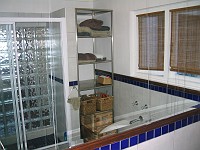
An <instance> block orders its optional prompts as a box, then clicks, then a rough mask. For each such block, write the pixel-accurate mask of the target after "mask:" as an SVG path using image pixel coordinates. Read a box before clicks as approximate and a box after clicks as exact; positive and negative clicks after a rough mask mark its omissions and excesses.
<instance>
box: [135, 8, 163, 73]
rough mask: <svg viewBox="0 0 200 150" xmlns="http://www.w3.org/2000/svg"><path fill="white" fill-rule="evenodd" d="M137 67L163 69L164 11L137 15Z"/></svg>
mask: <svg viewBox="0 0 200 150" xmlns="http://www.w3.org/2000/svg"><path fill="white" fill-rule="evenodd" d="M138 31H139V32H138V33H139V63H138V67H139V69H143V70H144V69H145V70H164V12H158V13H151V15H138Z"/></svg>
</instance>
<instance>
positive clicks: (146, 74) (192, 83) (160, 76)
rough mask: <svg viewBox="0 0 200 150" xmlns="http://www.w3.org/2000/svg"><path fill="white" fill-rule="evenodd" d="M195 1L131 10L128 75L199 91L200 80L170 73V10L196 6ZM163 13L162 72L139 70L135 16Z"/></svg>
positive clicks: (136, 21)
mask: <svg viewBox="0 0 200 150" xmlns="http://www.w3.org/2000/svg"><path fill="white" fill-rule="evenodd" d="M197 5H199V3H198V2H197V1H190V2H182V3H174V4H168V5H163V6H159V7H152V8H148V9H141V10H133V11H131V12H130V75H131V76H133V77H136V78H142V79H146V80H151V81H156V82H161V83H165V84H171V85H175V86H180V87H185V88H189V89H195V90H200V86H199V85H200V78H199V77H190V76H184V75H179V74H177V73H176V72H173V71H170V44H171V12H170V10H172V9H179V8H184V7H192V6H197ZM159 11H164V12H165V30H164V34H165V36H164V71H153V70H139V69H138V60H139V44H138V42H139V40H138V20H137V15H140V14H145V13H146V14H147V13H151V12H159Z"/></svg>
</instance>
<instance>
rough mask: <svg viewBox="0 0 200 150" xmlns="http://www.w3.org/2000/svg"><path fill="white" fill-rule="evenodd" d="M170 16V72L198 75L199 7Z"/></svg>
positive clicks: (177, 11) (179, 10)
mask: <svg viewBox="0 0 200 150" xmlns="http://www.w3.org/2000/svg"><path fill="white" fill-rule="evenodd" d="M171 14H172V17H171V18H172V19H171V51H170V67H171V68H170V70H171V71H176V72H183V73H190V74H198V75H200V6H195V7H189V8H184V9H176V10H172V11H171Z"/></svg>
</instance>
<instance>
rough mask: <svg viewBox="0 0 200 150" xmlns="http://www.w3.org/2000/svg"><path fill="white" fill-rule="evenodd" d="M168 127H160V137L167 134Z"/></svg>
mask: <svg viewBox="0 0 200 150" xmlns="http://www.w3.org/2000/svg"><path fill="white" fill-rule="evenodd" d="M168 130H169V129H168V125H165V126H163V127H162V135H163V134H166V133H168Z"/></svg>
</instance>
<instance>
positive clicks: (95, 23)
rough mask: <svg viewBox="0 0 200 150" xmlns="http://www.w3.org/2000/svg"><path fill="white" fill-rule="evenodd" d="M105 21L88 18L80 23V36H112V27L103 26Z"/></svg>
mask: <svg viewBox="0 0 200 150" xmlns="http://www.w3.org/2000/svg"><path fill="white" fill-rule="evenodd" d="M102 24H103V21H101V20H96V19H88V20H85V21H83V22H81V23H80V24H79V25H78V35H79V36H88V35H89V36H92V37H105V36H110V35H111V32H110V27H108V26H102Z"/></svg>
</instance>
